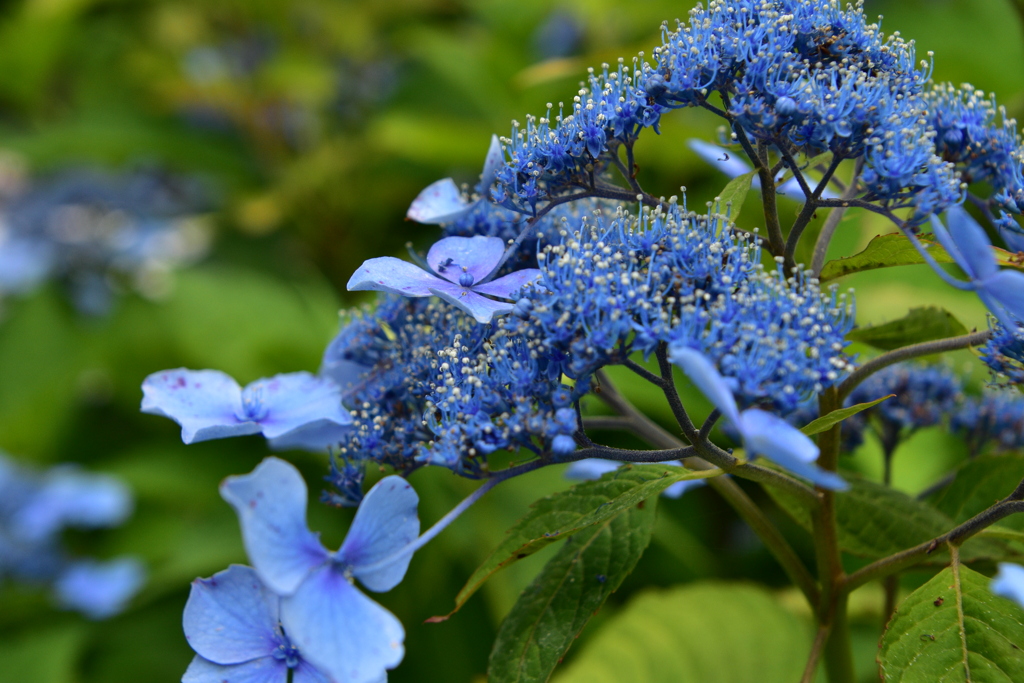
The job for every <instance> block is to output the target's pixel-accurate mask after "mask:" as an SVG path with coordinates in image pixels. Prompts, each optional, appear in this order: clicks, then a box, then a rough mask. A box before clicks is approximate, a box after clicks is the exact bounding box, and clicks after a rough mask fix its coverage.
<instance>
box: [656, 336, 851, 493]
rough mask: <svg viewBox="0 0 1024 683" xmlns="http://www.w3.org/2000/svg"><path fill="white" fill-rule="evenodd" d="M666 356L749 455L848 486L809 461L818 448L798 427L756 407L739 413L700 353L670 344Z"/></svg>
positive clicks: (823, 483)
mask: <svg viewBox="0 0 1024 683" xmlns="http://www.w3.org/2000/svg"><path fill="white" fill-rule="evenodd" d="M669 359H670V360H671V361H672V362H673V363H675V364H676V365H678V366H679V367H680V368H682V370H683V372H684V373H686V376H687V377H689V378H690V380H691V381H692V382H693V383H694V385H695V386H696V387H697V388H698V389H700V391H701V393H703V394H704V395H705V396H706V397H707V398H708V400H709V401H711V403H712V405H714V406H715V407H716V408H718V410H719V411H720V412H721V413H722V416H723V417H724V418H725V419H726V420H728V421H729V422H730V423H732V425H733V427H735V428H736V431H738V432H739V434H740V436H741V437H742V439H743V444H744V446H745V447H746V449H747V452H748V454H749V455H750V456H755V455H763V456H765V457H766V458H768V459H769V460H772V461H774V462H776V463H778V464H779V465H782V466H783V467H785V468H786V469H788V470H790V471H791V472H793V473H794V474H796V475H798V476H801V477H803V478H805V479H808V480H809V481H811V482H813V483H814V484H816V485H818V486H820V487H821V488H826V489H833V490H837V491H841V490H844V489H846V488H847V487H848V485H847V483H846V482H845V481H843V479H842V477H840V476H839V475H837V474H835V473H834V472H828V471H826V470H822V469H820V468H819V467H817V466H816V465H814V464H813V463H814V461H815V460H817V459H818V452H819V451H818V447H817V446H815V445H814V442H813V441H811V440H810V439H809V438H808V437H807V436H806V435H805V434H804V433H803V432H801V431H800V430H799V429H796V428H795V427H793V426H792V425H790V424H789V423H788V422H786V421H785V420H783V419H782V418H780V417H778V416H776V415H772V414H771V413H766V412H765V411H763V410H758V409H757V408H748V409H747V410H744V411H743V412H740V410H739V408H738V407H737V405H736V399H735V398H733V395H732V390H731V389H730V388H729V385H728V384H727V383H726V381H725V380H724V379H723V378H722V376H721V375H719V374H718V370H716V369H715V366H714V365H712V364H711V361H709V360H708V359H707V357H706V356H704V354H702V353H701V352H699V351H696V350H695V349H691V348H689V347H687V346H683V345H681V344H673V345H672V346H670V348H669Z"/></svg>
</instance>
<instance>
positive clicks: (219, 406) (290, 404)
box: [142, 368, 352, 447]
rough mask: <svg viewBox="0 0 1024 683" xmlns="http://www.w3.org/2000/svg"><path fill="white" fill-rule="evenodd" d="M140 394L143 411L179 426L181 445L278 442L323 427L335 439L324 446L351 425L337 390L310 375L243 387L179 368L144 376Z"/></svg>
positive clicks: (223, 378) (299, 374)
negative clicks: (232, 439)
mask: <svg viewBox="0 0 1024 683" xmlns="http://www.w3.org/2000/svg"><path fill="white" fill-rule="evenodd" d="M142 393H143V398H142V412H144V413H152V414H153V415H163V416H164V417H169V418H171V419H172V420H174V421H175V422H177V423H178V424H180V425H181V439H182V441H184V442H185V443H195V442H198V441H206V440H208V439H222V438H225V437H229V436H243V435H246V434H259V433H262V434H263V435H264V436H265V437H267V438H268V439H277V438H280V437H285V436H287V435H292V434H293V433H294V432H296V431H297V430H299V429H303V428H305V429H311V428H314V429H315V428H323V429H324V431H325V432H326V433H327V434H328V435H329V436H336V437H337V438H333V439H330V440H327V441H325V442H324V443H323V447H326V446H327V445H328V444H329V443H332V442H336V441H337V440H339V439H340V438H341V436H342V435H343V433H344V431H343V430H342V429H341V428H344V427H346V426H347V425H349V424H350V423H351V422H352V416H351V415H350V414H349V412H348V411H347V410H345V407H344V406H342V404H341V390H340V389H339V388H338V386H337V385H336V384H335V383H334V382H332V381H331V380H330V379H327V378H323V377H315V376H313V375H311V374H309V373H308V372H293V373H290V374H286V375H275V376H274V377H271V378H270V379H260V380H256V381H255V382H253V383H252V384H249V385H248V386H246V387H245V389H242V388H241V387H239V386H238V383H237V382H236V381H235V380H233V379H232V378H231V377H229V376H228V375H226V374H224V373H223V372H220V371H218V370H186V369H184V368H178V369H177V370H164V371H162V372H155V373H153V374H152V375H150V376H149V377H147V378H146V379H145V381H144V382H143V383H142ZM324 438H325V439H327V438H328V436H325V437H324Z"/></svg>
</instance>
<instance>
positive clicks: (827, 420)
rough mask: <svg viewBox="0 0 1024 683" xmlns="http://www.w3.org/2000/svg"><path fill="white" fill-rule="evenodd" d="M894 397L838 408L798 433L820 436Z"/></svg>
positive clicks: (812, 421)
mask: <svg viewBox="0 0 1024 683" xmlns="http://www.w3.org/2000/svg"><path fill="white" fill-rule="evenodd" d="M895 395H896V394H889V395H888V396H883V397H882V398H876V399H875V400H874V401H868V402H867V403H858V404H856V405H852V406H850V407H848V408H840V409H839V410H833V411H832V412H831V413H829V414H828V415H822V416H821V417H819V418H817V419H814V420H811V421H810V422H808V423H807V424H805V425H804V426H803V427H801V428H800V431H801V432H803V433H804V434H806V435H808V436H813V435H814V434H820V433H821V432H823V431H825V430H826V429H828V428H829V427H831V426H832V425H834V424H836V423H839V422H842V421H843V420H845V419H846V418H848V417H853V416H854V415H856V414H857V413H859V412H862V411H865V410H867V409H868V408H874V407H875V406H877V405H878V404H879V403H881V402H882V401H884V400H886V399H887V398H892V397H894V396H895Z"/></svg>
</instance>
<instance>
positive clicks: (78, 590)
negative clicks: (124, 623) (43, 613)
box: [53, 557, 146, 619]
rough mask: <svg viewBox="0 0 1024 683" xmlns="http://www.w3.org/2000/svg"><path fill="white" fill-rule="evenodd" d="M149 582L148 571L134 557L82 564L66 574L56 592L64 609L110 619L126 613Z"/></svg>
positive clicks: (94, 617)
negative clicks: (125, 610) (136, 595)
mask: <svg viewBox="0 0 1024 683" xmlns="http://www.w3.org/2000/svg"><path fill="white" fill-rule="evenodd" d="M145 580H146V570H145V569H144V568H143V566H142V563H141V562H140V561H139V560H137V559H135V558H134V557H121V558H117V559H115V560H108V561H106V562H97V561H95V560H81V561H79V562H75V563H73V564H72V565H70V566H69V567H68V568H67V569H65V570H64V572H63V573H62V574H61V575H60V576H59V577H58V578H57V581H56V583H54V586H53V590H54V594H55V595H56V598H57V602H58V603H59V604H60V606H61V607H63V608H65V609H73V610H76V611H78V612H81V613H82V614H84V615H85V616H87V617H89V618H90V619H106V618H108V617H112V616H114V615H115V614H119V613H120V612H123V611H124V608H125V607H126V606H127V605H128V601H129V600H131V599H132V598H133V597H135V594H136V593H138V592H139V589H140V588H142V584H143V583H144V582H145Z"/></svg>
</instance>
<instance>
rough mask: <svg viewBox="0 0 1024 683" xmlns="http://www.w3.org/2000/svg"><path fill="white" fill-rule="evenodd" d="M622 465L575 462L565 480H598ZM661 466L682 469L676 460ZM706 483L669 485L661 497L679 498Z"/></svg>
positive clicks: (600, 461) (600, 460)
mask: <svg viewBox="0 0 1024 683" xmlns="http://www.w3.org/2000/svg"><path fill="white" fill-rule="evenodd" d="M622 464H623V463H621V462H619V461H618V460H606V459H604V458H584V459H583V460H577V461H576V462H574V463H572V464H570V465H569V467H567V468H566V470H565V478H566V479H582V480H587V479H600V478H601V476H602V475H604V474H607V473H608V472H614V471H615V470H617V469H618V468H619V467H620V466H621V465H622ZM661 464H663V465H670V466H672V467H682V466H683V463H681V462H680V461H678V460H670V461H668V462H664V463H661ZM706 483H707V481H706V480H704V479H688V480H686V481H677V482H676V483H674V484H672V485H670V486H669V487H668V488H667V489H665V490H664V491H662V492H661V495H663V496H665V497H666V498H679V497H680V496H682V495H683V494H684V493H686V492H687V491H689V490H690V489H693V488H697V487H698V486H703V485H704V484H706Z"/></svg>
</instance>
